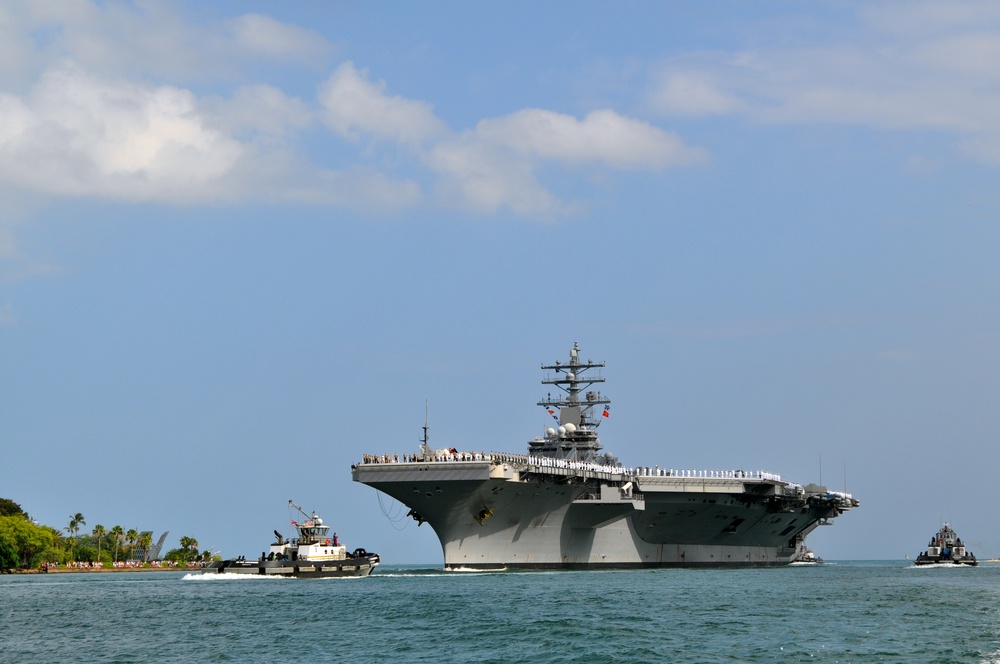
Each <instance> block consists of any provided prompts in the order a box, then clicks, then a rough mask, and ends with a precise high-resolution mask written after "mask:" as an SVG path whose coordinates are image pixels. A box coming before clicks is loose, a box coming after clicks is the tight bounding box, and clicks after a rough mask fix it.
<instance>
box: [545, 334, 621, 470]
mask: <svg viewBox="0 0 1000 664" xmlns="http://www.w3.org/2000/svg"><path fill="white" fill-rule="evenodd" d="M602 367H604V362H593V361H591V360H587V361H586V362H584V361H582V360H581V359H580V346H579V344H578V343H577V342H573V349H572V350H570V352H569V362H568V363H564V362H560V361H559V360H556V362H555V364H543V365H542V369H543V370H546V371H554V372H555V374H554V375H553V374H546V376H545V378H544V379H543V380H542V384H543V385H555V386H556V387H557V388H559V389H560V390H561V391H562V394H561V395H560V394H558V393H557V394H555V395H553V394H552V393H551V392H550V393H549V394H547V395H546V397H545V398H544V399H542V400H541V401H539V402H538V405H539V406H542V407H543V408H545V409H546V410H547V411H548V412H549V414H550V415H552V417H553V418H556V411H558V418H557V420H558V422H559V427H558V429H557V428H549V429H548V431H547V432H546V436H545V437H544V438H536V439H535V440H533V441H531V442H529V443H528V452H529V453H530V454H536V455H541V456H549V457H554V458H557V459H571V460H574V461H595V460H597V453H598V451H599V450H600V449H601V441H600V439H598V437H597V427H599V426H600V424H601V420H600V417H602V416H603V417H607V415H608V406H609V405H610V404H611V401H610V400H609V399H607V398H605V396H604V395H602V394H601V393H600V392H599V391H597V390H591V389H590V388H591V386H593V385H594V384H595V383H603V382H604V377H603V376H601V375H600V374H596V375H591V374H587V373H586V372H588V371H590V370H593V369H600V368H602ZM581 394H582V395H583V398H582V399H581ZM598 406H602V407H603V408H602V409H601V411H600V413H598V412H597V407H598Z"/></svg>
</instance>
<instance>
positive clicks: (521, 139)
mask: <svg viewBox="0 0 1000 664" xmlns="http://www.w3.org/2000/svg"><path fill="white" fill-rule="evenodd" d="M476 136H478V137H479V138H480V139H482V140H483V141H486V142H488V143H492V144H496V145H503V146H506V147H508V148H511V149H513V150H516V151H518V152H522V153H524V154H528V155H532V156H537V157H541V158H543V159H551V160H554V161H560V162H563V163H566V164H582V163H587V162H596V163H603V164H606V165H609V166H612V167H614V168H620V169H647V168H648V169H661V168H665V167H667V166H671V165H680V164H690V163H695V162H699V161H703V160H704V159H705V157H706V154H705V153H704V152H703V151H702V150H698V149H694V148H690V147H688V146H686V145H685V144H684V142H683V141H682V140H681V139H680V138H678V137H677V135H676V134H672V133H669V132H665V131H663V130H662V129H660V128H658V127H654V126H653V125H651V124H649V123H648V122H644V121H642V120H636V119H634V118H628V117H625V116H623V115H619V114H618V113H616V112H615V111H612V110H608V109H603V110H598V111H593V112H591V113H589V114H587V115H586V116H585V117H584V119H583V120H578V119H576V118H575V117H573V116H572V115H565V114H563V113H555V112H552V111H546V110H542V109H526V110H523V111H518V112H516V113H512V114H511V115H508V116H506V117H503V118H497V119H488V120H483V121H481V122H480V123H479V125H478V126H477V127H476Z"/></svg>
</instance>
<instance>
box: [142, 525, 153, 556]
mask: <svg viewBox="0 0 1000 664" xmlns="http://www.w3.org/2000/svg"><path fill="white" fill-rule="evenodd" d="M151 546H153V533H151V532H149V531H146V532H144V533H142V534H141V535H139V548H140V549H142V550H143V551H144V554H143V556H142V557H143V560H147V561H148V560H149V547H151Z"/></svg>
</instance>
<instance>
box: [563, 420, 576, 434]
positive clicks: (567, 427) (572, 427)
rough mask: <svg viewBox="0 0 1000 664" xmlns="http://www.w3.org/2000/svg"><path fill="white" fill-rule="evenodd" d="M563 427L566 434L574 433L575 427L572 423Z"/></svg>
mask: <svg viewBox="0 0 1000 664" xmlns="http://www.w3.org/2000/svg"><path fill="white" fill-rule="evenodd" d="M565 426H566V431H567V432H568V433H573V432H574V431H576V425H575V424H573V423H572V422H567V423H566V425H565Z"/></svg>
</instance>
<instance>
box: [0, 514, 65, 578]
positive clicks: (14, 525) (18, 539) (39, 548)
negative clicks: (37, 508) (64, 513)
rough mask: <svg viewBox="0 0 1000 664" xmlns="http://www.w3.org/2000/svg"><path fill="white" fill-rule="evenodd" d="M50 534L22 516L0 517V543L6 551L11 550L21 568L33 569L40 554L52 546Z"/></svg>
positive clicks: (42, 527)
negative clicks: (3, 544) (3, 543)
mask: <svg viewBox="0 0 1000 664" xmlns="http://www.w3.org/2000/svg"><path fill="white" fill-rule="evenodd" d="M52 541H53V537H52V533H51V532H50V531H49V530H47V529H46V528H45V527H44V526H36V525H35V524H33V523H31V522H30V521H28V520H27V519H26V518H24V517H23V516H0V542H5V548H6V550H8V551H9V550H10V549H13V550H14V552H15V556H16V558H17V559H18V560H19V563H20V565H21V566H23V567H33V566H34V565H35V564H37V562H40V561H39V560H38V558H39V556H40V554H41V553H42V552H43V551H45V550H46V549H48V548H51V546H52Z"/></svg>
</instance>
